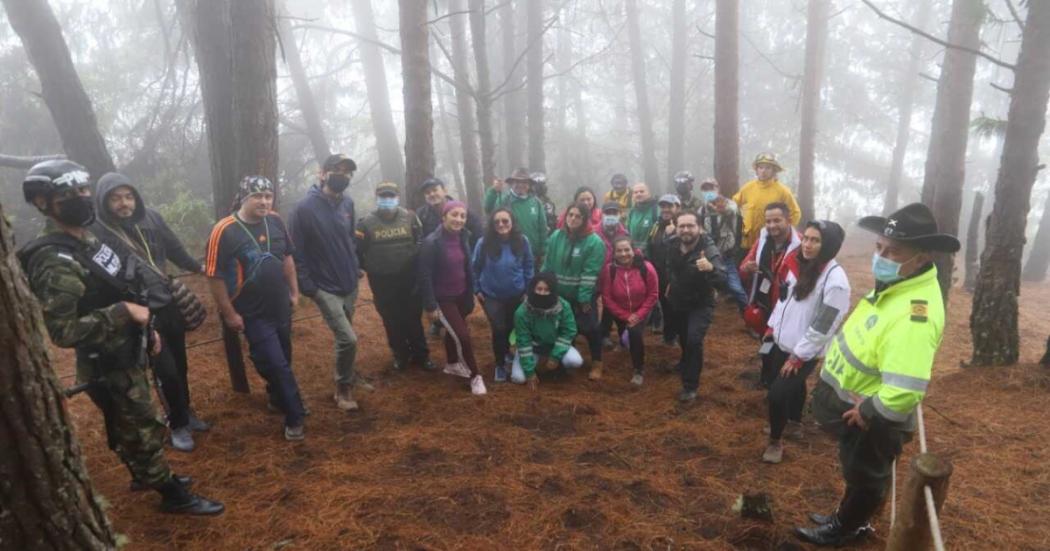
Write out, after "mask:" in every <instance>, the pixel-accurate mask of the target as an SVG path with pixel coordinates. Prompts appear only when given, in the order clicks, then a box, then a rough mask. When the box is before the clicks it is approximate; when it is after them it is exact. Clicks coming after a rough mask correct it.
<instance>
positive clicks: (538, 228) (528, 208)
mask: <svg viewBox="0 0 1050 551" xmlns="http://www.w3.org/2000/svg"><path fill="white" fill-rule="evenodd" d="M500 207H506V208H508V209H510V212H511V214H513V215H514V223H515V224H517V225H518V229H520V230H521V233H522V235H524V236H525V237H528V238H529V243H530V244H531V245H532V256H533V257H534V258H542V257H543V251H544V247H545V245H546V242H547V211H546V209H545V208H544V206H543V203H542V202H541V201H540V200H539V199H538V198H536V196H535V195H532V194H529V196H528V197H515V196H514V194H513V193H511V192H510V190H509V189H507V190H503V191H502V192H498V191H496V190H495V188H489V189H488V191H486V192H485V214H491V213H492V211H494V210H496V209H498V208H500Z"/></svg>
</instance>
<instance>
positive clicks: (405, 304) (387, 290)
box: [368, 273, 430, 362]
mask: <svg viewBox="0 0 1050 551" xmlns="http://www.w3.org/2000/svg"><path fill="white" fill-rule="evenodd" d="M368 284H369V285H370V286H371V287H372V299H373V301H374V303H375V307H376V311H377V312H379V317H380V318H382V320H383V329H384V330H385V331H386V341H387V344H388V345H389V346H390V350H391V351H392V352H393V353H394V356H395V357H397V358H399V359H401V360H412V361H416V362H425V361H426V360H428V359H429V358H430V351H429V349H428V348H427V338H426V336H425V335H424V334H423V322H422V321H421V318H422V316H423V301H422V300H421V299H420V298H419V292H418V290H417V286H416V278H415V275H414V274H412V273H408V274H395V275H382V276H378V275H377V276H376V277H372V276H371V275H369V277H368Z"/></svg>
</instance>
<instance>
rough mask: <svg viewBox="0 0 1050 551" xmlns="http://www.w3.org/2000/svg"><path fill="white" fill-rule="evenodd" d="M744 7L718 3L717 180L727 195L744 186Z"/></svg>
mask: <svg viewBox="0 0 1050 551" xmlns="http://www.w3.org/2000/svg"><path fill="white" fill-rule="evenodd" d="M739 71H740V5H739V3H738V0H716V1H715V179H717V180H718V187H719V189H720V190H721V191H722V193H723V194H724V195H733V194H734V193H736V191H737V189H739V187H740V79H739V76H738V75H739Z"/></svg>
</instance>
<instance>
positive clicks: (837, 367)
mask: <svg viewBox="0 0 1050 551" xmlns="http://www.w3.org/2000/svg"><path fill="white" fill-rule="evenodd" d="M859 225H860V227H861V228H863V229H866V230H868V231H871V232H874V233H876V234H878V235H879V238H878V242H877V243H876V245H875V254H874V255H873V256H872V271H873V272H874V275H875V289H874V290H873V291H871V292H870V293H868V295H867V296H866V297H864V298H863V299H861V300H860V302H858V303H857V306H856V307H855V308H854V309H853V313H852V314H850V316H849V318H848V319H847V320H846V322H845V323H844V324H843V325H842V328H841V329H840V330H839V333H838V334H837V335H836V336H835V339H834V340H833V342H832V343H831V345H830V347H829V350H828V353H827V356H826V358H825V360H824V367H823V368H822V369H821V372H820V381H819V382H818V383H817V388H816V389H815V390H814V391H813V403H812V406H813V413H814V415H815V417H816V418H817V420H818V421H819V422H820V423H821V425H822V426H823V427H824V428H825V429H828V430H832V431H834V432H836V433H837V434H838V437H839V461H840V462H841V463H842V475H843V478H844V479H845V482H846V492H845V495H844V496H843V497H842V500H841V501H840V502H839V507H838V510H837V511H835V512H834V513H832V514H830V515H819V514H811V515H810V519H812V520H813V521H814V522H815V523H816V524H817V526H816V527H815V528H801V527H800V528H796V529H795V532H796V534H797V535H798V536H799V537H800V538H801V539H803V540H806V541H808V542H811V543H815V544H817V545H834V546H839V545H843V544H846V543H849V542H851V541H853V540H855V539H858V538H860V537H863V536H864V535H866V534H868V533H869V532H871V531H872V528H871V525H870V524H869V522H868V521H869V520H870V519H871V517H872V516H873V515H874V514H875V513H876V511H878V510H879V509H880V507H881V506H882V502H883V500H884V499H885V497H886V493H887V490H888V489H889V483H890V477H891V474H892V468H893V467H892V465H893V461H894V460H895V459H896V458H897V456H898V455H900V453H901V448H902V446H903V445H904V443H905V442H907V441H908V440H910V439H911V435H912V433H913V432H914V430H915V408H916V407H918V405H919V402H921V401H922V399H923V396H925V395H926V389H927V386H928V385H929V383H930V373H931V371H932V369H933V358H934V355H935V354H936V353H937V348H938V347H939V346H940V344H941V334H942V333H943V331H944V303H943V301H942V299H941V289H940V287H939V286H938V284H937V268H936V267H935V266H934V265H933V254H934V253H937V252H945V253H954V252H956V251H958V250H959V241H958V240H957V239H956V238H955V237H953V236H951V235H946V234H942V233H938V230H937V221H936V220H935V219H934V217H933V213H931V212H930V209H929V208H927V207H926V206H925V205H923V204H921V203H913V204H910V205H908V206H906V207H904V208H902V209H900V210H899V211H897V212H895V213H893V214H891V215H890V216H889V217H887V218H884V217H881V216H867V217H864V218H862V219H861V220H860V223H859Z"/></svg>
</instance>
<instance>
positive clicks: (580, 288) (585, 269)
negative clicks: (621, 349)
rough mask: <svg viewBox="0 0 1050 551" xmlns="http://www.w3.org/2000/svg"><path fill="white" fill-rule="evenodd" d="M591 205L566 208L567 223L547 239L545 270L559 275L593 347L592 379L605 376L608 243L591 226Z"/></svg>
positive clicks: (561, 287) (578, 324) (579, 327)
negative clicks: (603, 290) (603, 278)
mask: <svg viewBox="0 0 1050 551" xmlns="http://www.w3.org/2000/svg"><path fill="white" fill-rule="evenodd" d="M590 219H591V213H590V209H589V208H587V206H586V205H584V204H582V203H576V204H573V205H570V206H569V208H567V209H565V227H564V228H562V229H560V230H557V231H555V232H554V233H552V234H551V236H550V238H548V239H547V247H546V250H547V256H546V258H545V259H544V262H543V271H544V272H553V273H554V275H555V276H556V277H557V278H558V295H559V296H561V298H564V299H565V300H566V301H568V303H569V305H570V306H571V307H572V311H573V314H574V316H575V317H576V328H577V330H578V331H579V333H580V334H582V335H583V336H584V337H586V338H587V345H588V346H589V348H590V350H591V372H590V374H589V375H588V376H589V377H590V379H591V380H598V379H600V378H601V377H602V335H601V324H600V323H599V322H598V308H597V299H598V293H597V291H596V289H597V287H598V274H599V273H600V272H601V270H602V265H603V264H604V263H605V244H604V243H603V242H602V239H601V238H600V237H598V236H597V235H596V234H595V233H594V232H593V231H592V228H591V224H590V223H589V221H590Z"/></svg>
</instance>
